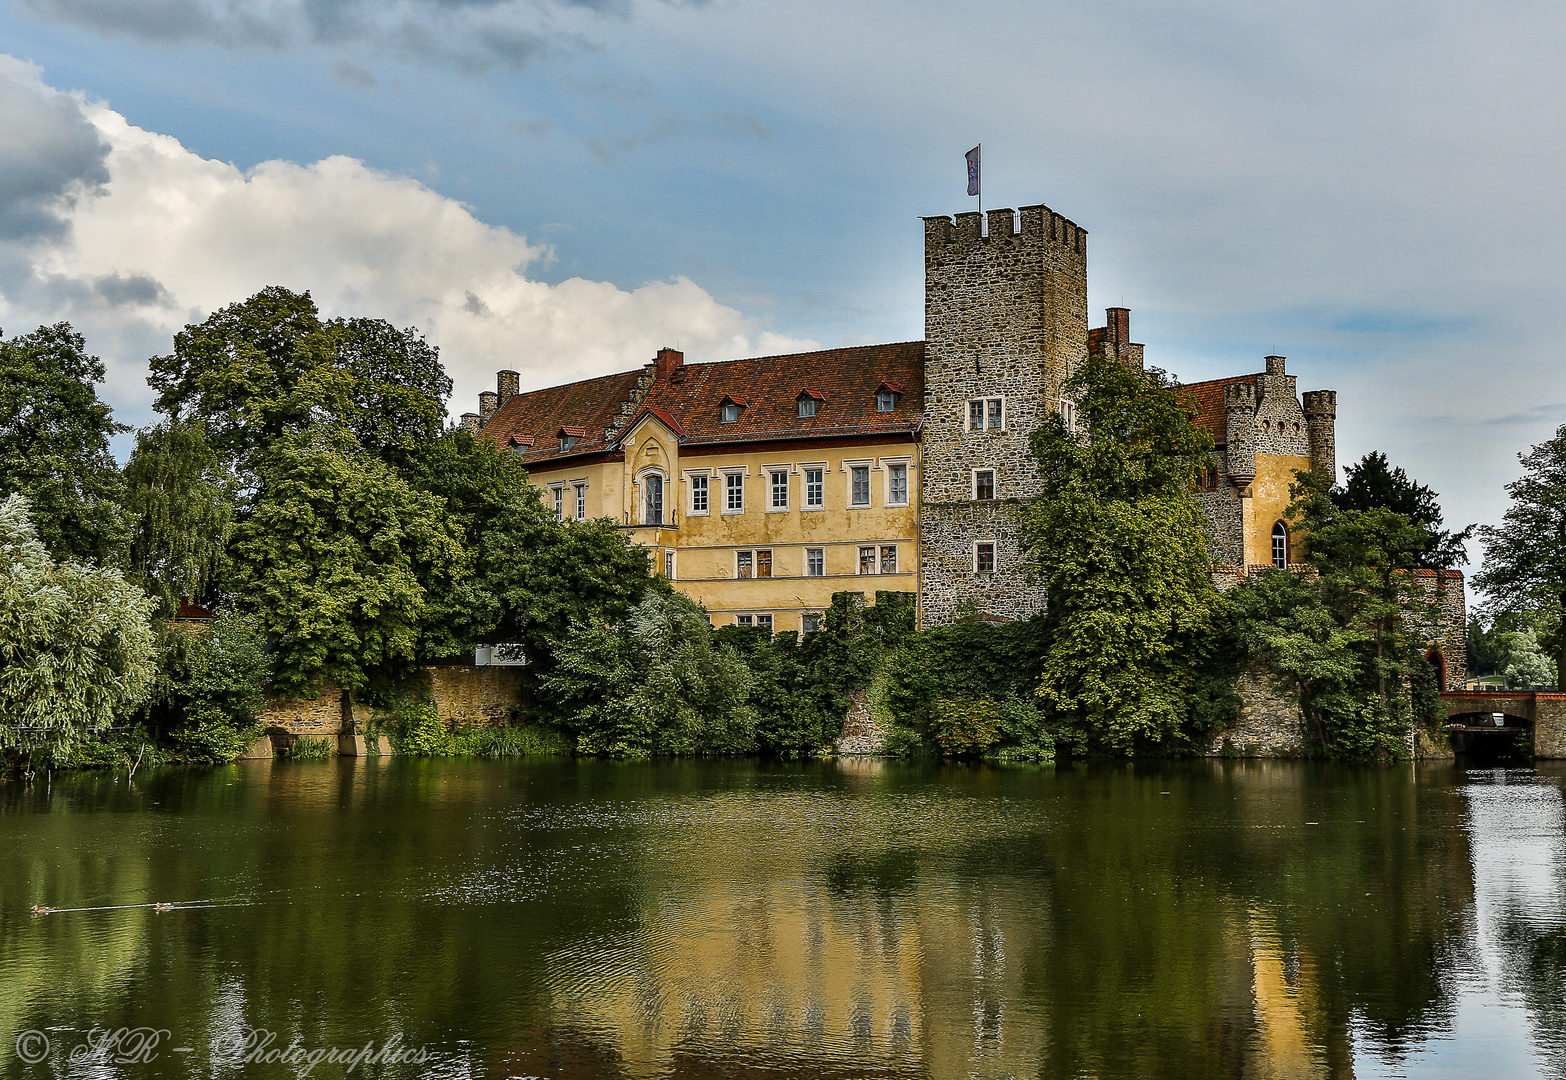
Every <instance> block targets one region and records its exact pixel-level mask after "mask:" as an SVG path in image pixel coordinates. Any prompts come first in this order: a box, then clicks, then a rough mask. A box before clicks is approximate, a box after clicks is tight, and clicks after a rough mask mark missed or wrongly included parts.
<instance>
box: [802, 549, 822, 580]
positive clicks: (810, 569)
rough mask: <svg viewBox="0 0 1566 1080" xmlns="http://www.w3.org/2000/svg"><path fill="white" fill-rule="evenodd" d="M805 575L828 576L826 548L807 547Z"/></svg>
mask: <svg viewBox="0 0 1566 1080" xmlns="http://www.w3.org/2000/svg"><path fill="white" fill-rule="evenodd" d="M805 576H806V577H826V548H806V549H805Z"/></svg>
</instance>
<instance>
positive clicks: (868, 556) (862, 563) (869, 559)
mask: <svg viewBox="0 0 1566 1080" xmlns="http://www.w3.org/2000/svg"><path fill="white" fill-rule="evenodd" d="M859 572H860V573H861V574H873V573H875V548H874V547H873V546H872V547H862V548H860V549H859Z"/></svg>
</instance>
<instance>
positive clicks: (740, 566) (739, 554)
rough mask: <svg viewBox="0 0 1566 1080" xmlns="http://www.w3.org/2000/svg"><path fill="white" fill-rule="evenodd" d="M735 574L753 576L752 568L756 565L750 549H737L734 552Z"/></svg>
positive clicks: (737, 575) (736, 575) (746, 576)
mask: <svg viewBox="0 0 1566 1080" xmlns="http://www.w3.org/2000/svg"><path fill="white" fill-rule="evenodd" d="M734 560H735V561H734V576H735V577H741V578H748V577H750V576H751V568H752V567H753V566H754V562H753V561H752V560H753V554H752V553H751V552H749V551H736V552H735V553H734Z"/></svg>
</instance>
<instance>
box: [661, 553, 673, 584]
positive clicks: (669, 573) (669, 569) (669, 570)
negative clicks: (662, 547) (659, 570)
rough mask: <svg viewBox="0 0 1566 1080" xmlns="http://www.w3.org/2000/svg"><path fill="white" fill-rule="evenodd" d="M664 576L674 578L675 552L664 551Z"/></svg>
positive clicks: (671, 579)
mask: <svg viewBox="0 0 1566 1080" xmlns="http://www.w3.org/2000/svg"><path fill="white" fill-rule="evenodd" d="M663 576H664V577H666V578H668V579H669V580H670V581H673V580H674V552H672V551H665V552H664V553H663Z"/></svg>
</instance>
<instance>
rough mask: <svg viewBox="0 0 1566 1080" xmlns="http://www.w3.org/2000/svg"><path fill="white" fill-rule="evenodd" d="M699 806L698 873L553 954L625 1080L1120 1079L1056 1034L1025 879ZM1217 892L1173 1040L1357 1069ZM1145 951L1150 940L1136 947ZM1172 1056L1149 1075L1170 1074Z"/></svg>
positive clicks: (1301, 969)
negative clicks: (793, 840) (687, 1079)
mask: <svg viewBox="0 0 1566 1080" xmlns="http://www.w3.org/2000/svg"><path fill="white" fill-rule="evenodd" d="M856 764H857V767H858V768H861V769H866V768H874V765H873V764H869V763H862V764H859V763H856ZM709 811H710V817H709V820H710V821H711V822H712V823H713V826H712V828H711V829H710V830H708V829H703V827H702V825H701V824H700V823H697V824H696V825H694V826H693V828H694V829H695V835H690V836H687V837H686V841H687V843H688V844H689V849H688V852H687V853H686V854H694V853H696V852H705V855H706V857H705V858H696V859H690V858H687V859H685V860H684V865H685V866H686V867H687V868H690V869H692V873H690V874H688V875H681V876H680V877H678V878H676V879H671V880H669V881H668V882H667V884H666V887H661V888H658V887H655V888H651V889H649V890H648V892H647V893H646V895H645V899H644V901H643V912H644V913H643V916H642V918H641V919H640V920H639V921H638V922H637V923H636V924H635V925H633V926H631V927H629V928H626V929H624V930H623V931H621V932H617V933H614V934H612V935H609V936H604V937H597V938H594V939H589V940H583V941H579V942H577V943H575V944H573V945H572V946H570V947H568V948H567V949H565V950H563V951H561V952H559V953H557V954H555V955H554V956H552V957H551V958H550V962H549V965H548V967H549V973H550V975H549V978H550V997H551V1000H552V1012H553V1014H554V1022H555V1023H556V1024H558V1025H559V1027H560V1028H561V1029H564V1030H566V1031H569V1032H570V1033H571V1036H572V1038H573V1039H581V1040H583V1041H586V1042H590V1043H593V1044H595V1045H597V1046H599V1047H600V1048H602V1049H603V1050H605V1051H609V1052H611V1053H612V1055H613V1056H614V1057H615V1058H617V1059H619V1060H620V1061H621V1062H622V1063H623V1067H624V1069H625V1073H626V1075H628V1076H631V1077H653V1076H677V1075H681V1074H683V1073H685V1072H687V1071H691V1070H690V1066H691V1065H692V1064H693V1063H695V1062H701V1063H702V1064H703V1065H704V1066H706V1068H704V1069H700V1070H694V1071H698V1072H701V1073H703V1074H706V1072H708V1071H710V1069H712V1068H717V1069H718V1070H719V1071H721V1072H724V1073H725V1074H727V1072H728V1071H730V1070H733V1071H734V1072H735V1073H736V1074H743V1073H745V1072H747V1071H749V1070H752V1069H767V1068H769V1067H777V1068H782V1067H785V1066H786V1067H787V1068H788V1069H789V1070H790V1072H791V1074H798V1073H799V1071H800V1069H801V1067H806V1068H808V1069H810V1070H814V1071H815V1072H817V1073H819V1074H821V1075H831V1074H835V1073H839V1072H841V1073H842V1074H843V1075H854V1076H868V1075H909V1074H916V1075H928V1076H931V1077H970V1076H972V1077H1003V1076H1018V1077H1020V1076H1039V1075H1055V1074H1057V1069H1058V1068H1060V1067H1069V1070H1070V1071H1069V1074H1070V1075H1095V1074H1098V1073H1100V1072H1101V1073H1102V1074H1105V1075H1107V1074H1110V1073H1116V1074H1118V1065H1111V1063H1110V1062H1109V1061H1107V1060H1103V1061H1099V1062H1097V1064H1098V1065H1099V1066H1100V1067H1101V1068H1100V1069H1093V1068H1091V1066H1092V1064H1093V1063H1092V1062H1089V1061H1084V1060H1083V1058H1082V1056H1081V1055H1080V1054H1079V1051H1085V1053H1086V1056H1087V1057H1092V1056H1094V1055H1095V1053H1096V1051H1097V1049H1098V1048H1092V1049H1090V1047H1092V1046H1093V1044H1094V1042H1095V1040H1099V1041H1100V1042H1101V1041H1102V1040H1101V1039H1100V1037H1099V1036H1098V1035H1093V1034H1088V1035H1086V1036H1085V1037H1081V1038H1076V1039H1073V1037H1072V1036H1065V1040H1064V1041H1067V1042H1073V1041H1074V1042H1075V1046H1074V1047H1073V1048H1070V1049H1065V1050H1063V1049H1062V1047H1061V1046H1060V1045H1059V1043H1060V1042H1061V1041H1062V1036H1063V1035H1064V1034H1065V1033H1062V1032H1057V1031H1056V1030H1054V1029H1055V1027H1056V1026H1057V1025H1063V1024H1069V1023H1071V1021H1070V1020H1069V1019H1068V1018H1067V1017H1065V1016H1063V1015H1061V1014H1059V1012H1058V1010H1056V1009H1055V1008H1054V1002H1052V1001H1051V1000H1050V997H1051V995H1050V994H1049V993H1047V992H1041V991H1039V990H1038V984H1039V982H1040V980H1041V975H1042V972H1043V968H1044V967H1045V966H1046V965H1048V964H1050V963H1051V962H1052V959H1053V956H1054V954H1055V953H1057V951H1058V949H1057V947H1056V946H1057V943H1056V941H1055V940H1054V939H1055V938H1056V937H1057V935H1060V934H1061V933H1063V932H1069V930H1067V928H1063V927H1058V926H1055V925H1053V923H1052V917H1053V916H1052V906H1051V904H1050V903H1049V902H1048V901H1049V898H1048V895H1047V894H1046V893H1045V892H1042V891H1041V889H1040V887H1039V883H1038V882H1037V881H1036V880H1033V879H1031V878H1030V876H1029V875H1026V874H1023V875H1016V876H1007V875H998V874H962V873H942V872H941V870H940V868H939V867H931V866H929V865H928V864H927V863H926V864H923V865H920V864H919V862H918V856H917V855H916V854H915V851H914V848H913V847H911V846H910V847H905V848H899V847H898V846H897V845H896V844H895V843H893V844H891V845H889V846H884V847H880V848H878V849H876V850H874V851H870V852H868V853H866V854H865V856H864V857H862V858H854V859H852V860H847V859H844V858H843V857H842V856H841V853H840V852H836V851H832V850H829V849H825V848H822V847H819V846H817V844H815V843H814V842H813V841H812V840H811V839H810V838H808V837H804V836H803V835H802V843H801V844H800V845H799V846H797V847H794V848H789V847H787V846H780V845H776V844H770V843H762V844H757V845H754V846H749V847H747V846H744V845H736V844H735V843H734V834H733V833H732V831H730V830H729V829H728V828H726V827H725V825H724V823H725V822H733V821H735V820H740V819H742V818H743V817H744V814H743V813H740V812H737V810H736V811H732V812H731V809H726V808H723V807H711V808H709ZM704 832H705V833H706V835H702V833H704ZM801 832H802V834H803V833H805V832H808V830H801ZM888 832H895V829H889V830H888ZM878 839H885V837H881V838H878ZM954 839H955V838H954ZM1204 903H1205V901H1204ZM1212 903H1213V904H1216V905H1217V906H1218V907H1219V908H1221V909H1222V910H1221V917H1220V918H1218V919H1216V920H1213V926H1214V927H1215V933H1214V934H1213V937H1212V939H1211V940H1210V941H1209V942H1207V943H1206V944H1203V945H1198V946H1197V947H1196V948H1195V949H1194V951H1193V953H1192V954H1191V955H1187V956H1183V957H1167V958H1164V959H1163V962H1167V963H1169V964H1171V965H1172V966H1175V967H1178V966H1180V965H1182V964H1189V963H1190V962H1191V961H1192V960H1193V958H1195V959H1196V960H1197V963H1198V966H1202V965H1205V966H1203V967H1202V970H1199V971H1195V972H1193V973H1192V982H1193V988H1198V987H1199V990H1198V992H1199V993H1200V994H1201V996H1203V998H1204V999H1205V1000H1204V1001H1203V1002H1201V1003H1200V1005H1199V1006H1198V1007H1197V1008H1195V1009H1193V1010H1192V1016H1193V1022H1192V1024H1191V1029H1190V1030H1188V1031H1187V1030H1183V1029H1179V1028H1173V1029H1171V1030H1170V1031H1169V1033H1168V1037H1169V1038H1176V1039H1178V1038H1187V1037H1188V1038H1190V1039H1192V1040H1193V1041H1194V1042H1198V1043H1203V1044H1206V1045H1205V1046H1204V1047H1203V1048H1202V1050H1203V1053H1205V1059H1206V1060H1208V1061H1214V1060H1215V1059H1216V1060H1221V1061H1222V1062H1223V1064H1224V1065H1225V1066H1226V1070H1225V1071H1226V1073H1227V1075H1232V1076H1243V1077H1247V1078H1251V1077H1254V1078H1257V1080H1274V1078H1276V1080H1283V1078H1293V1077H1348V1076H1352V1075H1353V1072H1352V1061H1353V1053H1352V1049H1351V1047H1350V1046H1349V1036H1348V1031H1347V1028H1346V1027H1345V1026H1344V1025H1343V1024H1342V1023H1341V1022H1338V1021H1337V1020H1335V1019H1334V1018H1333V1017H1331V1016H1329V1015H1328V1013H1329V1011H1330V1010H1329V1009H1328V1008H1327V1007H1325V1006H1324V1005H1323V1003H1322V1000H1321V998H1322V987H1321V981H1320V974H1319V967H1320V965H1319V963H1318V961H1317V960H1316V959H1315V958H1313V957H1311V956H1309V955H1306V954H1305V953H1304V952H1303V951H1302V949H1301V946H1300V944H1299V942H1298V941H1297V940H1294V939H1291V938H1290V937H1289V936H1288V935H1286V934H1284V933H1282V932H1280V930H1279V928H1278V926H1277V924H1276V921H1275V918H1274V914H1273V913H1272V912H1271V911H1269V910H1268V909H1267V907H1265V906H1262V905H1255V904H1251V905H1245V904H1242V903H1237V902H1235V901H1233V900H1228V899H1219V898H1217V897H1214V898H1213V900H1212ZM1143 944H1145V945H1146V946H1147V947H1148V948H1149V950H1152V949H1153V948H1154V946H1153V943H1151V942H1148V943H1136V942H1128V943H1127V946H1128V948H1131V949H1136V948H1138V947H1140V946H1141V945H1143ZM1119 959H1121V958H1118V957H1115V956H1109V955H1106V956H1104V957H1103V963H1104V964H1106V965H1113V964H1115V963H1117V961H1118V960H1119ZM1083 989H1084V992H1085V993H1094V992H1101V991H1091V990H1089V989H1088V988H1086V987H1084V988H1083ZM1182 1004H1188V1003H1182ZM1109 1007H1111V1008H1114V1007H1116V1006H1114V1005H1113V1004H1111V1005H1110V1006H1109ZM1120 1007H1122V1008H1123V1009H1125V1010H1127V1011H1133V1010H1139V1009H1141V1007H1142V1006H1141V1004H1140V1003H1138V1002H1136V1001H1133V1000H1130V999H1127V1000H1126V1001H1125V1002H1124V1003H1123V1005H1122V1006H1120ZM1150 1012H1151V1010H1150ZM1198 1018H1199V1019H1198ZM1164 1022H1165V1021H1164V1019H1162V1018H1160V1017H1157V1016H1154V1015H1148V1016H1147V1017H1146V1018H1145V1021H1144V1020H1142V1019H1139V1018H1138V1017H1137V1016H1134V1015H1122V1016H1120V1017H1117V1018H1115V1020H1114V1023H1115V1024H1117V1025H1124V1026H1127V1027H1130V1028H1137V1027H1138V1026H1141V1027H1142V1028H1143V1029H1144V1030H1153V1029H1157V1028H1158V1027H1159V1025H1160V1024H1162V1023H1164ZM1176 1023H1177V1024H1178V1021H1176ZM1180 1056H1181V1055H1175V1057H1180ZM1196 1056H1198V1057H1201V1056H1203V1055H1202V1054H1200V1053H1199V1054H1198V1055H1196ZM1149 1064H1152V1063H1149ZM1167 1064H1168V1063H1164V1065H1163V1066H1155V1067H1153V1068H1150V1069H1149V1070H1148V1071H1147V1072H1146V1073H1145V1074H1146V1075H1173V1074H1171V1073H1168V1072H1167V1071H1166V1066H1167ZM1084 1066H1088V1067H1089V1071H1080V1070H1082V1069H1083V1067H1084ZM1066 1074H1067V1073H1060V1075H1066Z"/></svg>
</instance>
